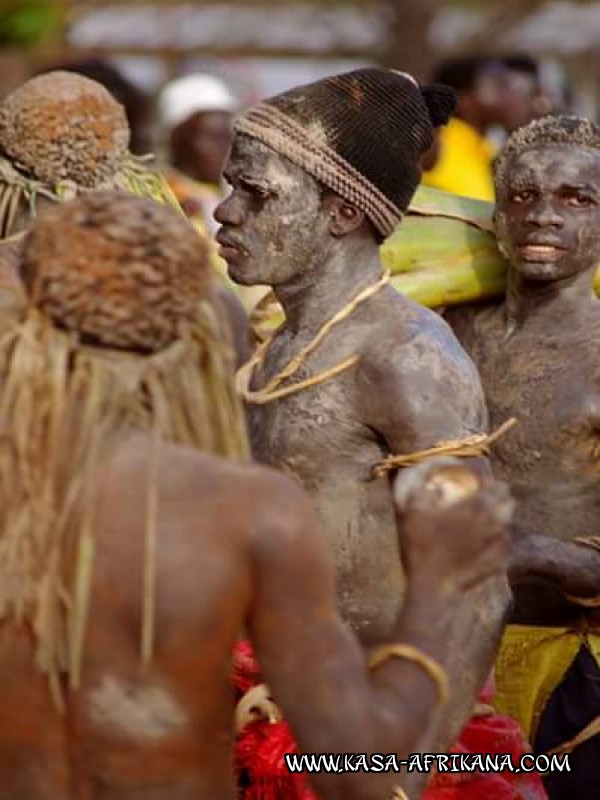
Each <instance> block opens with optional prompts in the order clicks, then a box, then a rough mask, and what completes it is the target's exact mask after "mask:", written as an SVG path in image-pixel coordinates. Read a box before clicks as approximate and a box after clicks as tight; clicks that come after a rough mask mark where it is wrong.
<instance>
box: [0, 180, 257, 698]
mask: <svg viewBox="0 0 600 800" xmlns="http://www.w3.org/2000/svg"><path fill="white" fill-rule="evenodd" d="M202 247H203V245H202V242H201V240H200V239H199V238H198V237H197V235H196V233H195V231H194V230H193V228H192V227H191V226H189V225H188V224H187V222H186V221H185V220H184V219H183V218H182V217H180V216H179V215H178V214H176V213H175V212H173V211H171V210H169V209H167V208H166V207H164V206H159V205H158V204H156V203H153V202H152V201H149V200H142V199H140V198H135V197H133V196H131V195H127V194H125V193H117V192H100V193H92V194H89V195H86V196H84V197H82V198H80V199H79V200H77V201H74V202H73V203H66V204H63V205H60V206H56V208H53V209H51V210H49V211H48V212H47V213H46V214H45V215H44V216H43V217H42V218H41V219H40V220H39V221H38V222H36V223H35V224H34V225H33V227H32V229H31V231H30V233H29V234H28V236H27V238H26V240H25V245H24V249H23V254H22V261H21V270H22V275H23V280H24V283H25V286H26V288H27V292H28V295H29V299H30V302H29V304H28V307H27V308H26V309H25V310H24V311H23V313H22V315H21V319H20V321H19V323H18V324H17V325H15V326H14V327H13V328H12V329H11V330H10V331H9V332H8V333H7V334H5V335H4V336H3V337H2V339H1V340H0V436H1V437H2V447H1V449H0V619H12V620H15V621H17V622H21V623H23V624H28V625H30V626H31V628H32V630H33V631H34V633H35V636H36V641H37V651H36V658H37V664H38V666H39V667H40V668H41V669H42V670H43V671H45V672H46V673H48V676H49V679H50V686H51V688H52V689H53V694H54V696H55V698H56V699H57V700H58V701H60V698H61V694H60V681H59V676H60V674H61V673H64V672H67V673H68V675H69V680H70V685H71V687H77V685H78V682H79V673H80V665H81V656H82V649H83V642H84V634H85V626H86V618H87V614H88V605H89V594H90V586H91V575H92V567H93V554H94V542H95V536H94V511H95V503H96V498H95V491H96V483H97V476H98V474H99V470H100V467H101V465H102V463H103V461H104V460H105V458H107V456H108V455H109V453H110V452H111V451H112V448H113V447H114V445H115V443H116V442H117V441H118V440H122V438H123V436H124V435H125V434H126V433H127V431H130V430H132V429H142V430H147V431H148V432H149V435H150V436H151V437H152V441H153V443H154V446H153V449H152V453H153V456H152V458H151V462H152V463H151V464H150V466H149V474H148V495H147V498H148V503H147V517H146V519H147V526H146V527H147V543H146V564H145V571H144V574H145V578H144V587H140V594H141V597H142V598H143V603H144V605H143V611H144V613H143V631H142V632H141V641H142V655H143V657H144V658H145V659H148V658H150V656H151V653H152V639H153V618H154V594H153V583H154V570H155V565H154V547H155V541H154V537H155V535H156V530H155V523H156V511H157V497H158V494H157V486H156V475H157V458H158V455H157V448H158V447H159V443H160V441H161V440H164V441H170V442H177V443H180V444H184V445H188V446H190V447H194V448H197V449H200V450H205V451H209V452H213V453H217V454H220V455H223V456H229V457H231V458H237V459H239V458H244V457H245V456H246V454H247V447H246V438H245V431H244V424H243V416H242V410H241V407H240V404H239V402H238V399H237V397H236V395H235V391H234V387H233V365H232V359H233V354H232V352H231V349H230V347H229V345H228V343H227V342H226V341H225V340H224V337H223V334H222V331H221V330H220V329H219V325H218V322H217V320H216V317H215V315H214V313H213V310H212V306H211V304H210V302H209V301H208V300H207V299H204V300H202V296H203V293H204V292H205V290H206V288H207V284H208V282H209V279H208V268H206V269H205V270H203V269H202V260H203V259H202V255H203V253H202ZM204 261H206V259H204Z"/></svg>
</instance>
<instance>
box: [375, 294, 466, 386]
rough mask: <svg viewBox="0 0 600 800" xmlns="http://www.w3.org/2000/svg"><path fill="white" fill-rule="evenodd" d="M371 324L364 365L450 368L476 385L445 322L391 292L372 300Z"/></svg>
mask: <svg viewBox="0 0 600 800" xmlns="http://www.w3.org/2000/svg"><path fill="white" fill-rule="evenodd" d="M375 300H376V306H377V307H376V308H375V309H374V312H375V313H374V315H373V317H374V324H373V328H372V330H371V331H370V335H369V336H368V338H367V340H366V342H365V345H364V358H365V360H366V361H367V363H369V362H371V363H373V364H377V363H379V362H381V360H382V359H383V360H385V361H386V362H388V363H389V362H390V361H393V362H394V363H395V364H396V365H397V367H398V369H400V370H404V369H406V370H408V371H410V372H412V371H413V370H415V369H431V370H435V371H436V372H437V370H438V369H441V368H450V367H452V368H453V369H454V370H457V371H459V372H461V371H462V372H464V375H465V379H467V380H469V381H471V380H475V381H477V382H478V380H479V378H478V373H477V370H476V368H475V365H474V364H473V362H472V360H471V359H470V357H469V356H468V354H467V352H466V351H465V349H464V348H463V347H462V346H461V344H460V342H459V340H458V338H457V336H456V335H455V333H454V332H453V330H452V328H451V327H450V325H449V324H448V323H447V322H446V320H445V319H444V318H443V317H442V316H441V315H440V314H438V313H436V312H435V311H432V310H431V309H428V308H425V306H422V305H420V304H418V303H415V302H414V301H412V300H410V299H409V298H407V297H404V296H403V295H401V294H400V293H399V292H397V291H396V290H394V289H393V288H391V287H390V288H388V289H386V290H385V292H382V293H381V295H380V297H378V298H375Z"/></svg>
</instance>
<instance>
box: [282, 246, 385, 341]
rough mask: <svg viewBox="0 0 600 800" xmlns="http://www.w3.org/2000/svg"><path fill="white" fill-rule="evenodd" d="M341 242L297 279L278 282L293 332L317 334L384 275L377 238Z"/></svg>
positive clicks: (287, 318)
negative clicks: (374, 239)
mask: <svg viewBox="0 0 600 800" xmlns="http://www.w3.org/2000/svg"><path fill="white" fill-rule="evenodd" d="M348 245H349V243H342V242H339V243H338V244H337V245H336V246H334V248H333V250H332V252H330V253H328V254H326V255H325V256H324V257H323V259H322V261H320V263H318V264H315V265H314V266H313V267H312V268H311V269H310V270H307V271H306V273H304V274H303V275H300V276H299V277H298V279H297V280H294V281H291V282H290V283H287V284H285V285H282V286H275V287H274V292H275V295H276V296H277V299H278V300H279V302H280V303H281V305H282V306H283V310H284V312H285V316H286V326H287V328H288V329H289V330H291V331H292V333H293V334H294V335H296V334H298V333H299V332H300V331H305V332H307V333H310V334H316V333H317V332H318V330H319V329H320V328H321V327H322V326H323V325H324V324H325V323H326V322H327V321H328V320H330V319H331V318H332V317H333V316H334V315H335V314H336V313H337V312H338V311H340V310H341V309H342V308H343V307H344V306H345V305H347V303H349V302H351V301H352V299H353V298H355V297H356V296H357V295H358V294H359V292H361V291H362V290H363V289H364V288H365V287H367V286H370V285H371V284H373V283H375V282H376V281H377V280H378V278H379V277H380V275H381V263H380V261H379V248H378V247H377V245H376V244H375V242H373V241H371V240H369V241H362V242H353V243H352V246H351V247H349V246H348Z"/></svg>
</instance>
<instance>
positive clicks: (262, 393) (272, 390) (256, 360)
mask: <svg viewBox="0 0 600 800" xmlns="http://www.w3.org/2000/svg"><path fill="white" fill-rule="evenodd" d="M389 280H390V273H389V272H386V273H385V274H384V275H383V276H382V277H381V278H380V279H379V280H378V281H377V283H373V284H371V285H370V286H367V287H366V289H363V290H362V292H360V293H359V294H358V295H357V296H356V297H355V298H354V299H353V300H351V301H350V302H349V303H347V304H346V305H345V306H344V307H343V308H342V309H340V310H339V311H338V312H337V313H336V314H334V316H333V317H332V318H331V319H330V320H328V321H327V322H326V323H325V324H324V325H323V327H322V328H321V329H320V330H319V332H318V333H317V335H316V336H315V337H314V339H312V340H311V341H310V342H309V343H308V344H307V345H305V346H304V347H303V348H302V349H301V350H300V351H299V352H298V353H297V354H296V355H295V356H294V357H293V358H292V359H291V360H290V361H289V362H288V364H286V366H285V367H283V369H281V370H280V371H279V372H278V373H277V374H276V375H274V376H273V377H272V378H271V379H270V380H269V381H268V382H267V383H266V384H265V386H264V387H263V388H262V389H259V390H258V391H252V390H251V389H250V388H249V387H250V381H251V379H252V375H253V373H254V370H255V369H256V367H257V366H258V365H259V364H261V363H262V362H263V361H264V359H265V356H266V353H267V350H268V349H269V347H270V345H271V343H272V341H273V340H274V339H275V337H276V336H277V334H278V333H280V331H281V330H282V328H278V329H277V330H276V331H275V332H274V333H273V334H272V335H271V336H270V337H269V338H268V339H265V341H264V342H263V343H262V344H261V345H260V346H259V347H258V348H257V350H256V353H255V354H254V356H253V357H252V358H251V359H250V361H248V362H247V363H246V364H244V365H243V366H242V367H240V369H239V370H238V372H237V375H236V386H237V390H238V392H239V394H240V395H241V397H242V398H243V399H244V400H245V401H246V402H247V403H253V404H255V405H264V404H266V403H270V402H271V401H272V400H277V399H280V398H282V397H287V396H288V395H290V394H295V393H296V392H300V391H302V389H307V388H309V387H311V386H316V385H317V384H319V383H323V381H326V380H328V379H329V378H333V377H335V376H336V375H339V374H340V373H341V372H344V371H345V370H347V369H349V368H350V367H352V366H354V364H356V363H357V362H358V360H359V356H358V355H353V356H350V357H349V358H347V359H346V360H345V361H342V363H341V364H338V365H337V366H335V367H331V368H330V369H327V370H325V371H324V372H320V373H319V374H318V375H314V376H313V377H311V378H307V379H306V380H303V381H299V382H298V383H294V384H292V385H291V386H283V387H280V384H281V383H282V382H283V381H284V380H287V379H288V378H291V377H292V376H293V375H295V374H296V372H298V370H299V369H300V367H301V366H302V364H304V362H305V361H306V359H307V358H308V357H309V356H310V355H311V353H312V352H313V351H314V350H316V348H317V347H318V346H319V345H320V344H321V342H322V341H323V339H324V338H325V337H326V336H327V334H328V333H329V331H330V330H331V329H332V328H333V327H334V326H335V325H337V324H338V323H339V322H342V320H344V319H346V317H348V316H349V315H350V314H351V313H352V312H353V311H354V309H355V308H356V307H357V306H359V305H360V304H361V303H363V302H364V301H365V300H368V299H369V298H370V297H372V296H373V295H374V294H376V293H377V292H378V291H380V290H381V289H383V287H384V286H386V285H387V284H388V283H389Z"/></svg>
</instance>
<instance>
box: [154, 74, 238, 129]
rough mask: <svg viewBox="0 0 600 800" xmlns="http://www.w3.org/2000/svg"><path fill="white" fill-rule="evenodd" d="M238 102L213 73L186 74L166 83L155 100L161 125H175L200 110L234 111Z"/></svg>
mask: <svg viewBox="0 0 600 800" xmlns="http://www.w3.org/2000/svg"><path fill="white" fill-rule="evenodd" d="M238 107H239V104H238V102H237V100H236V98H235V97H234V96H233V94H232V93H231V91H230V90H229V89H228V87H227V86H226V85H225V84H224V83H223V81H221V80H219V78H215V77H214V76H213V75H186V76H185V77H183V78H177V79H176V80H174V81H171V83H168V84H167V85H166V86H165V88H164V89H163V90H162V92H161V93H160V97H159V99H158V113H159V116H160V121H161V124H162V126H163V127H164V128H175V127H177V125H180V124H181V123H182V122H184V121H185V120H186V119H189V118H190V117H191V116H193V115H194V114H197V113H198V112H200V111H231V112H233V111H237V109H238Z"/></svg>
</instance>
